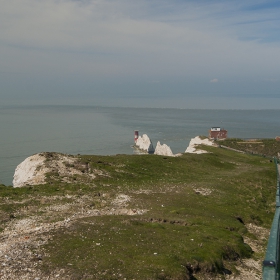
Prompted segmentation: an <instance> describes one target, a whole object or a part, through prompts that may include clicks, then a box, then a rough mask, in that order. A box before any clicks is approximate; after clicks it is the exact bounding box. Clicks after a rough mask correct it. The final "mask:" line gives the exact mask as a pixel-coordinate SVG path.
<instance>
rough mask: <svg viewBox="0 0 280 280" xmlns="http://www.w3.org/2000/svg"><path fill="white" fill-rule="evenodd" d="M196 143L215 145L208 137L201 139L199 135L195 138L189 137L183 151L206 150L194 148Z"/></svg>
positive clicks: (201, 152)
mask: <svg viewBox="0 0 280 280" xmlns="http://www.w3.org/2000/svg"><path fill="white" fill-rule="evenodd" d="M197 145H206V146H215V144H214V142H213V141H211V140H209V139H208V138H205V139H201V138H200V137H199V136H196V137H195V138H192V139H191V141H190V144H189V146H188V147H187V149H186V151H185V153H191V154H203V153H207V151H204V150H198V149H196V146H197Z"/></svg>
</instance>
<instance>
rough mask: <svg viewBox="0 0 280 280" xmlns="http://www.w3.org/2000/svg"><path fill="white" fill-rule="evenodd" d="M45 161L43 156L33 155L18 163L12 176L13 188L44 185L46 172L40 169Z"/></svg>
mask: <svg viewBox="0 0 280 280" xmlns="http://www.w3.org/2000/svg"><path fill="white" fill-rule="evenodd" d="M45 159H46V158H45V157H44V156H43V155H40V154H35V155H33V156H30V157H28V158H26V159H25V160H24V161H23V162H22V163H20V164H19V165H18V166H17V168H16V170H15V174H14V180H13V186H14V188H18V187H22V186H26V185H35V184H38V185H39V184H44V183H45V173H46V170H43V169H42V168H41V167H42V166H43V164H44V161H45Z"/></svg>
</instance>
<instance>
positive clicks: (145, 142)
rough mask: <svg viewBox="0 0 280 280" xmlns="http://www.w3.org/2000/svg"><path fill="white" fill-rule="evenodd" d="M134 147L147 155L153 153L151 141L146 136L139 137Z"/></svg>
mask: <svg viewBox="0 0 280 280" xmlns="http://www.w3.org/2000/svg"><path fill="white" fill-rule="evenodd" d="M135 145H136V147H137V148H138V149H140V150H143V151H145V152H147V153H149V154H152V153H153V152H154V147H153V144H152V141H151V140H150V138H149V137H148V135H147V134H143V136H139V137H138V139H137V141H136V143H135Z"/></svg>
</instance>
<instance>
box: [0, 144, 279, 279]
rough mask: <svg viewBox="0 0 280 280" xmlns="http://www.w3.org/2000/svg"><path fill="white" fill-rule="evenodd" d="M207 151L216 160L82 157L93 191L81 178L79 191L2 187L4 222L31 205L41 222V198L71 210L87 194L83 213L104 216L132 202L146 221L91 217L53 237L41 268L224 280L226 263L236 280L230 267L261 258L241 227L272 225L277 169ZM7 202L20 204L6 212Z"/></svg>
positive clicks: (77, 275)
mask: <svg viewBox="0 0 280 280" xmlns="http://www.w3.org/2000/svg"><path fill="white" fill-rule="evenodd" d="M207 149H208V150H209V151H211V152H212V153H209V154H202V155H193V154H185V155H183V156H182V157H178V158H169V157H162V156H155V155H131V156H129V155H117V156H81V161H82V162H86V163H87V164H88V166H90V167H91V168H92V169H98V170H100V171H102V173H100V174H103V175H100V176H98V177H97V178H96V179H95V180H94V184H91V183H90V184H84V183H80V182H79V178H76V181H77V184H66V183H58V182H57V181H56V180H54V179H53V178H54V177H53V176H50V177H49V184H48V185H44V186H38V187H26V188H20V189H12V188H8V187H4V186H2V187H1V188H0V195H1V197H2V199H1V204H0V210H1V212H0V219H1V220H2V221H6V220H8V219H9V217H12V216H13V215H14V214H13V213H15V212H18V213H20V209H21V208H22V207H24V206H27V205H28V206H29V207H34V209H36V211H37V213H38V215H39V214H40V207H43V206H45V205H47V204H48V203H50V202H48V200H45V201H42V200H41V199H40V197H42V196H44V197H48V196H49V197H52V196H54V195H55V196H61V199H60V203H63V202H64V203H69V202H71V198H67V195H68V196H69V195H71V194H75V195H78V196H79V195H80V196H83V195H87V196H89V199H88V201H87V202H86V203H85V204H84V205H83V207H84V208H85V209H102V208H103V209H104V208H106V207H107V208H108V207H110V201H111V200H112V199H114V198H115V197H116V196H117V195H118V194H126V195H128V196H130V197H131V200H130V201H129V205H128V206H127V207H128V208H131V209H136V208H137V209H138V208H139V209H147V210H148V211H147V213H145V214H143V215H134V216H126V215H122V216H121V215H120V216H113V215H104V216H103V215H101V216H93V217H86V218H82V219H79V220H77V221H76V222H75V223H74V224H72V225H71V226H70V227H69V228H67V229H63V230H61V229H60V230H56V231H54V232H53V237H52V240H50V242H49V243H48V244H47V245H46V250H47V251H48V253H49V256H48V257H46V258H44V261H43V264H42V269H44V270H45V271H46V273H48V271H51V270H52V269H53V267H61V268H64V269H65V270H66V271H67V273H68V274H69V279H82V278H83V279H125V278H126V279H189V278H190V277H191V274H192V272H200V273H201V275H203V274H204V275H205V274H206V273H214V274H215V273H222V272H223V270H224V269H225V263H226V266H227V267H226V268H227V269H230V270H233V272H235V271H234V268H233V267H234V266H233V265H232V266H231V263H232V264H234V262H235V261H237V260H238V259H240V258H245V257H250V256H253V257H255V258H260V257H263V256H260V255H254V254H253V253H252V250H251V248H250V247H249V246H248V245H247V244H245V243H244V242H243V237H242V236H246V235H247V236H250V237H251V238H254V236H252V235H251V234H250V233H249V232H248V231H247V229H246V227H245V225H244V224H247V223H254V224H256V225H260V226H263V227H267V228H269V227H270V225H271V221H272V218H273V214H274V209H275V208H274V206H275V203H274V202H275V191H276V174H275V167H274V165H273V164H272V163H270V162H269V160H267V159H264V158H262V157H255V156H254V157H253V156H250V155H244V154H239V153H235V152H232V151H228V150H224V149H217V148H212V147H208V148H207ZM50 175H52V174H50ZM203 192H206V193H208V194H209V195H202V194H201V193H203ZM210 192H211V193H210ZM69 197H70V196H69ZM7 198H9V201H11V200H13V199H17V200H18V201H21V204H19V203H17V204H11V203H5V201H7ZM65 217H67V213H66V214H65V215H64V216H60V217H57V219H64V218H65ZM53 219H55V217H53ZM51 220H52V218H51V217H49V218H48V219H47V220H46V222H50V221H51ZM242 222H243V223H244V224H243V223H242ZM198 275H199V274H198ZM196 277H197V276H196Z"/></svg>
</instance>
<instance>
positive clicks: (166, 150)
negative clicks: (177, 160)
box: [154, 141, 174, 157]
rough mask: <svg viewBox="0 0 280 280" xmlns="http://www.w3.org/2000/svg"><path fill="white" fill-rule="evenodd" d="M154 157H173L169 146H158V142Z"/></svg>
mask: <svg viewBox="0 0 280 280" xmlns="http://www.w3.org/2000/svg"><path fill="white" fill-rule="evenodd" d="M154 154H155V155H161V156H169V157H174V154H173V153H172V150H171V148H170V147H169V146H167V145H166V144H162V145H161V144H160V142H159V141H158V142H157V146H156V149H155V153H154Z"/></svg>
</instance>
